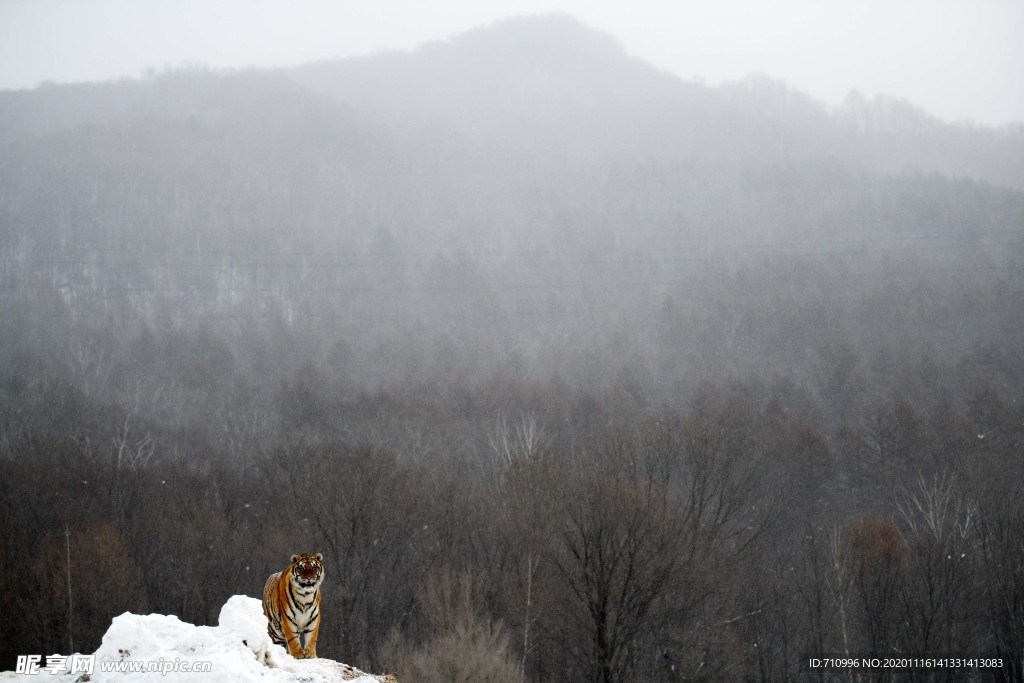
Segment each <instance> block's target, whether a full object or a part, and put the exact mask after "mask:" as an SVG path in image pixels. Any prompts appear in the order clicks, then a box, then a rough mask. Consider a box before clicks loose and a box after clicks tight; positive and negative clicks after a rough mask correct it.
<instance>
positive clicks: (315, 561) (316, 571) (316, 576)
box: [290, 553, 324, 588]
mask: <svg viewBox="0 0 1024 683" xmlns="http://www.w3.org/2000/svg"><path fill="white" fill-rule="evenodd" d="M323 562H324V556H323V555H321V554H320V553H317V554H316V555H292V565H291V567H290V571H291V575H292V580H293V581H294V582H295V583H297V584H298V585H300V586H302V587H303V588H317V587H319V586H320V582H322V581H323V580H324V564H323Z"/></svg>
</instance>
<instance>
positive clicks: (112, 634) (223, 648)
mask: <svg viewBox="0 0 1024 683" xmlns="http://www.w3.org/2000/svg"><path fill="white" fill-rule="evenodd" d="M90 659H92V672H91V674H88V675H86V673H87V669H85V668H77V669H76V668H75V667H83V666H87V665H88V662H89V661H90ZM26 663H27V662H26ZM48 664H49V665H56V666H57V667H58V670H59V671H62V672H63V673H59V674H55V675H52V676H51V675H47V674H48V673H49V670H48V668H47V666H48ZM38 667H39V668H38V673H39V674H42V675H44V676H45V680H48V681H61V682H65V681H67V682H70V681H91V682H92V683H103V682H104V681H118V682H119V683H125V682H129V683H131V682H135V681H148V680H152V679H153V678H154V677H155V676H159V678H160V680H162V681H168V682H171V681H183V682H185V681H188V682H191V683H200V682H204V681H239V682H244V681H263V682H268V681H274V682H280V683H288V682H296V683H297V682H299V681H301V682H302V683H335V682H337V681H351V682H354V683H378V682H384V681H394V679H393V678H391V677H386V676H371V675H369V674H366V673H363V672H362V671H359V670H357V669H354V668H352V667H350V666H348V665H345V664H341V663H339V662H335V661H333V660H330V659H307V660H297V659H294V658H292V657H291V655H289V654H288V653H287V652H285V650H284V648H282V647H281V646H279V645H275V644H274V643H272V642H271V641H270V636H268V635H267V621H266V618H265V617H264V616H263V610H262V606H261V604H260V601H259V600H257V599H255V598H250V597H247V596H244V595H236V596H234V597H232V598H231V599H230V600H228V601H227V603H226V604H225V605H224V607H223V608H221V611H220V617H219V619H218V625H217V626H195V625H193V624H188V623H185V622H183V621H181V620H180V619H178V618H177V617H175V616H166V615H163V614H145V615H138V614H131V613H129V612H125V613H124V614H122V615H121V616H119V617H116V618H115V619H114V621H113V623H112V624H111V625H110V628H109V629H108V630H107V632H106V634H105V635H104V636H103V642H102V644H101V645H100V648H99V649H98V650H97V651H96V653H95V656H94V658H90V657H89V656H82V655H78V654H76V655H72V656H70V657H66V658H65V657H60V658H58V657H57V656H43V657H42V658H41V661H39V662H38ZM25 673H30V672H29V671H26V672H25ZM4 680H12V681H13V680H21V681H23V680H26V677H25V676H24V675H23V674H19V673H15V672H4V673H0V681H4Z"/></svg>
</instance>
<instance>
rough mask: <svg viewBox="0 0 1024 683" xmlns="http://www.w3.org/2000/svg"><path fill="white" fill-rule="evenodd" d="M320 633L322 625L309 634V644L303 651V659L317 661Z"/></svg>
mask: <svg viewBox="0 0 1024 683" xmlns="http://www.w3.org/2000/svg"><path fill="white" fill-rule="evenodd" d="M319 633H320V625H319V624H317V626H316V628H314V629H313V631H312V632H311V633H310V634H309V643H308V644H307V645H306V647H305V648H303V650H302V659H316V637H317V635H318V634H319Z"/></svg>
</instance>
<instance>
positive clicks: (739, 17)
mask: <svg viewBox="0 0 1024 683" xmlns="http://www.w3.org/2000/svg"><path fill="white" fill-rule="evenodd" d="M548 12H563V13H566V14H570V15H572V16H575V17H577V18H578V19H580V20H581V21H583V22H584V23H586V24H589V25H591V26H593V27H595V28H598V29H601V30H603V31H605V32H607V33H610V34H612V35H613V36H615V37H616V38H617V39H618V40H619V41H620V42H621V43H622V44H623V45H624V46H625V48H626V50H627V51H629V52H630V53H632V54H634V55H637V56H639V57H641V58H643V59H645V60H647V61H648V62H650V63H652V64H654V65H656V66H658V67H661V68H663V69H666V70H669V71H672V72H675V73H677V74H679V75H680V76H682V77H684V78H694V77H696V78H700V79H702V80H703V81H704V82H706V83H707V84H709V85H714V84H717V83H719V82H721V81H722V80H732V79H737V78H742V77H743V76H745V75H747V74H750V73H754V72H760V73H765V74H768V75H769V76H772V77H775V78H779V79H782V80H784V81H786V82H787V83H789V84H790V85H792V86H794V87H796V88H799V89H801V90H804V91H805V92H808V93H809V94H811V95H812V96H814V97H816V98H818V99H820V100H823V101H825V102H828V103H830V104H834V103H837V102H839V101H841V100H842V98H843V97H844V96H845V95H846V93H847V92H849V91H850V90H851V89H857V90H860V91H861V92H863V93H864V94H866V95H869V96H870V95H876V94H888V95H895V96H898V97H903V98H906V99H908V100H910V101H912V102H914V103H915V104H918V105H921V106H923V107H924V108H925V109H927V110H928V111H930V112H931V113H933V114H935V115H937V116H939V117H941V118H944V119H947V120H962V119H972V120H974V121H977V122H981V123H991V124H999V123H1005V122H1008V121H1024V77H1022V76H1021V73H1022V72H1024V0H834V1H833V0H771V1H770V2H769V1H768V0H674V1H672V0H661V1H660V2H655V1H653V0H622V1H619V2H608V1H605V0H515V1H513V0H435V1H434V2H422V1H421V0H365V1H361V2H354V1H350V0H336V1H333V2H331V1H329V0H288V1H285V0H279V1H276V2H275V1H271V0H0V88H4V89H9V88H25V87H33V86H35V85H37V84H38V83H40V82H41V81H44V80H53V81H58V82H65V81H83V80H104V79H110V78H118V77H122V76H139V75H140V74H142V72H143V71H144V70H145V69H147V68H148V67H156V68H157V69H161V68H163V67H165V66H169V67H176V66H181V65H183V64H186V63H193V64H194V63H200V64H207V65H209V66H213V67H240V66H249V65H256V66H284V65H292V64H298V63H301V62H304V61H311V60H318V59H327V58H332V57H345V56H354V55H362V54H367V53H370V52H373V51H374V50H378V49H386V48H401V49H407V48H411V47H414V46H416V45H418V44H420V43H422V42H427V41H434V40H443V39H445V38H447V37H449V36H451V35H452V34H454V33H458V32H461V31H464V30H467V29H470V28H474V27H476V26H480V25H483V24H489V23H492V22H494V21H497V20H499V19H502V18H504V17H506V16H512V15H525V14H540V13H548Z"/></svg>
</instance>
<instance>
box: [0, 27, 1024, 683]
mask: <svg viewBox="0 0 1024 683" xmlns="http://www.w3.org/2000/svg"><path fill="white" fill-rule="evenodd" d="M694 70H695V71H699V65H694ZM0 320H2V324H0V472H2V474H0V491H2V496H0V559H2V560H3V562H2V565H3V570H2V573H0V586H2V587H4V588H6V589H7V590H8V591H9V592H8V595H10V596H13V598H12V599H10V600H8V601H5V605H4V607H3V608H2V611H0V615H2V618H3V621H4V623H8V624H10V623H15V622H18V623H23V622H24V621H25V620H28V621H29V622H30V623H27V624H25V626H24V627H23V628H18V629H15V630H14V631H12V632H11V633H10V634H9V637H8V635H7V634H6V633H5V638H4V639H3V641H2V643H0V646H2V652H0V657H2V659H0V663H2V665H3V666H4V667H10V666H11V665H12V664H13V659H14V656H15V655H17V654H26V653H33V652H36V653H44V654H46V653H51V652H57V651H59V652H70V651H72V650H71V648H74V649H76V650H79V651H83V652H85V651H93V650H94V649H95V648H96V646H97V644H98V638H99V637H100V636H101V635H102V634H103V632H104V631H105V630H106V628H107V626H109V623H110V619H111V618H112V617H113V616H114V615H117V614H120V613H121V612H123V611H125V610H130V611H133V612H144V611H155V612H161V613H168V614H177V615H179V616H180V617H181V618H182V619H184V620H186V621H190V622H193V623H210V622H211V621H212V620H214V619H215V618H216V615H217V610H219V609H220V606H221V605H222V604H223V603H224V601H225V599H226V598H227V597H228V596H230V595H233V594H239V593H242V594H248V595H251V596H258V595H259V594H260V590H261V589H262V585H263V581H264V580H265V578H266V576H267V575H268V574H269V573H271V572H272V571H277V570H280V569H281V568H282V567H283V566H284V564H285V562H286V560H287V558H288V557H289V556H290V555H291V554H292V553H293V552H316V551H319V552H323V553H324V555H325V561H326V565H327V582H326V584H325V587H324V593H325V598H324V599H325V603H324V605H325V606H324V623H323V627H322V630H321V634H320V645H319V648H320V651H321V652H322V654H323V655H324V656H326V657H331V658H334V659H339V660H343V661H347V662H350V663H351V664H353V665H357V666H360V667H361V668H364V669H367V670H379V671H386V670H390V671H394V672H396V674H397V675H398V677H399V680H402V681H408V680H419V681H426V680H435V679H437V677H438V676H439V674H437V673H436V672H438V671H441V670H443V666H444V665H445V662H446V661H447V659H454V660H455V661H459V662H467V664H465V665H467V666H478V667H484V668H486V667H493V670H494V671H496V672H499V673H496V674H495V675H496V676H498V677H499V679H501V680H505V679H508V680H518V679H519V678H521V679H522V680H531V681H541V680H543V681H554V680H558V681H562V680H564V681H578V680H594V681H628V680H637V679H638V677H640V676H644V677H646V678H647V679H648V680H652V681H675V680H683V679H686V680H689V679H707V680H721V679H723V678H740V677H742V678H749V679H763V680H780V679H786V678H792V677H796V676H797V675H798V674H799V673H800V669H799V667H800V655H801V654H802V653H808V652H820V653H824V652H832V653H839V652H859V653H884V654H890V653H925V652H945V653H952V652H959V653H975V654H979V655H980V654H986V655H999V656H1002V657H1005V658H1006V660H1007V662H1008V664H1007V667H1006V668H1005V669H1004V671H1003V673H1004V674H1005V676H1006V678H1007V679H1013V680H1020V679H1021V677H1022V676H1024V671H1022V669H1021V662H1022V656H1024V547H1022V546H1021V543H1020V538H1021V537H1022V535H1024V504H1022V503H1021V500H1020V495H1019V489H1020V484H1021V482H1022V481H1024V458H1022V456H1024V404H1022V400H1024V124H1021V125H1016V126H1009V127H1005V128H1001V129H992V128H985V127H980V126H971V125H966V124H956V125H954V124H949V123H946V122H943V121H940V120H937V119H935V118H934V117H932V116H930V115H928V114H927V113H926V112H924V111H921V110H920V109H918V108H916V107H914V106H913V105H912V104H910V103H906V102H902V101H897V100H891V99H884V98H880V99H873V100H868V99H866V98H864V97H862V96H859V95H857V94H856V93H853V94H851V95H850V97H849V98H848V99H847V100H846V102H845V103H844V104H843V105H842V106H840V107H837V108H830V107H827V106H826V105H824V104H822V103H819V102H816V101H813V100H812V99H810V98H808V97H807V96H805V95H803V94H802V93H800V92H797V91H794V90H792V89H791V88H789V87H787V86H786V85H785V84H783V83H779V82H776V81H773V80H771V79H769V78H768V77H761V76H758V77H751V78H750V79H747V80H745V81H742V82H739V83H732V84H726V85H723V86H719V87H709V86H706V85H702V84H698V83H693V82H687V81H683V80H680V79H678V78H676V77H675V76H672V75H670V74H667V73H664V72H659V71H657V70H655V69H653V68H652V67H650V66H648V65H646V64H644V63H643V62H641V61H639V60H637V59H635V58H632V57H630V56H629V55H628V54H626V53H625V52H624V51H623V50H622V49H621V48H620V47H619V46H618V45H617V44H616V43H615V42H614V41H613V40H611V39H610V38H608V37H606V36H603V35H601V34H598V33H595V32H593V31H591V30H590V29H587V28H585V27H583V26H581V25H579V24H576V23H575V22H573V21H572V20H570V19H567V18H563V17H548V18H541V19H521V20H512V21H509V22H506V23H502V24H499V25H496V26H492V27H488V28H484V29H479V30H477V31H474V32H471V33H468V34H465V35H463V36H459V37H456V38H453V39H452V40H451V41H448V42H444V43H437V44H432V45H427V46H424V47H422V48H419V49H418V50H416V51H413V52H410V53H382V54H377V55H373V56H369V57H365V58H360V59H352V60H346V61H339V62H330V63H321V64H312V65H307V66H304V67H300V68H297V69H290V70H279V71H256V70H253V71H243V72H224V73H221V72H212V71H206V70H202V69H193V70H182V71H173V72H167V73H161V74H154V75H152V76H151V77H149V78H146V79H142V80H133V81H123V82H113V83H103V84H82V85H66V86H65V85H50V86H45V87H41V88H39V89H36V90H31V91H20V92H2V93H0ZM466 653H472V654H473V655H474V657H475V658H476V659H474V658H472V657H465V655H466ZM446 658H447V659H446ZM481 670H482V669H481ZM403 672H404V673H405V674H406V675H405V676H404V677H403V675H402V674H403Z"/></svg>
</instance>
